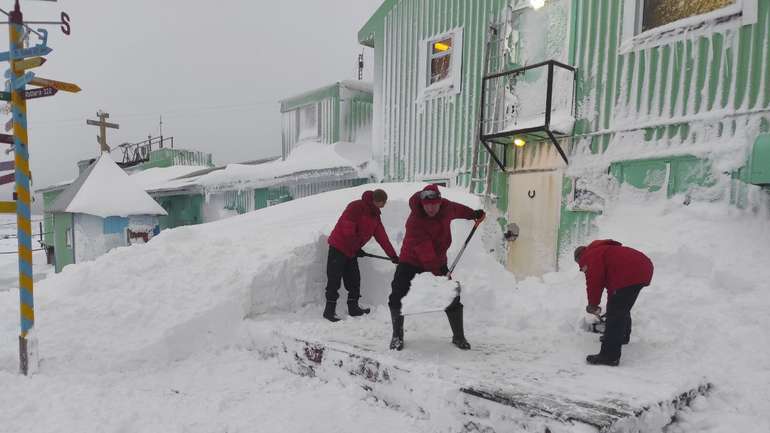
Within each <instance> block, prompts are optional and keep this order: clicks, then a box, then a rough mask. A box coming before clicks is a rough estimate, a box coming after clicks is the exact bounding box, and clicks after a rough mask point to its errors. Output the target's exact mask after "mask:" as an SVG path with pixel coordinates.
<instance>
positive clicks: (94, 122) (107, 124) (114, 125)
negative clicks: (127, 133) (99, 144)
mask: <svg viewBox="0 0 770 433" xmlns="http://www.w3.org/2000/svg"><path fill="white" fill-rule="evenodd" d="M86 125H91V126H104V127H107V128H112V129H120V125H118V124H117V123H110V122H104V123H102V122H100V121H98V120H89V119H86Z"/></svg>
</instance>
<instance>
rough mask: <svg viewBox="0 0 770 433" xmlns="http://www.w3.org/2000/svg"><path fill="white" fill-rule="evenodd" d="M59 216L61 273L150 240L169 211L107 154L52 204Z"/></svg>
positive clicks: (56, 234)
mask: <svg viewBox="0 0 770 433" xmlns="http://www.w3.org/2000/svg"><path fill="white" fill-rule="evenodd" d="M46 210H47V212H49V213H50V214H51V216H52V219H53V227H52V238H53V247H54V254H55V260H54V262H55V263H54V264H55V269H56V272H61V270H62V269H63V268H64V267H65V266H67V265H69V264H73V263H80V262H83V261H88V260H93V259H95V258H97V257H99V256H100V255H102V254H104V253H106V252H108V251H110V250H112V249H113V248H117V247H122V246H129V245H132V244H135V243H144V242H147V241H149V240H150V239H151V238H152V237H153V236H154V235H156V234H157V233H159V231H160V225H159V220H158V217H159V216H162V215H166V214H167V213H166V211H165V210H164V209H163V208H162V207H161V206H160V205H159V204H158V203H157V202H156V201H155V200H153V199H152V197H150V195H149V194H147V193H146V192H145V191H144V190H143V189H142V188H141V187H140V186H139V185H138V184H137V183H136V182H135V181H133V180H132V179H131V177H130V176H129V175H128V174H126V172H125V171H123V169H121V168H120V167H118V165H117V164H116V163H115V161H113V160H112V158H111V157H110V155H109V154H108V153H103V154H102V155H101V156H100V157H99V158H98V159H97V160H96V161H95V162H94V163H93V164H91V166H89V167H88V168H87V169H85V171H83V172H82V173H81V174H80V176H78V178H77V179H75V181H74V182H72V183H71V184H70V185H68V186H67V187H66V188H64V189H63V190H62V191H60V193H59V194H58V196H57V197H56V199H55V200H53V202H52V203H51V204H50V206H47V208H46Z"/></svg>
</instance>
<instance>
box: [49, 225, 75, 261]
mask: <svg viewBox="0 0 770 433" xmlns="http://www.w3.org/2000/svg"><path fill="white" fill-rule="evenodd" d="M74 216H75V215H74V214H71V213H61V212H57V213H54V214H53V224H54V226H55V228H56V229H55V231H54V239H53V242H54V243H53V245H54V265H55V266H54V270H55V271H56V272H61V270H62V269H63V268H64V267H65V266H67V265H71V264H73V263H75V249H74V245H75V234H74V233H72V238H71V241H72V244H71V246H70V247H67V238H66V234H67V230H73V218H74Z"/></svg>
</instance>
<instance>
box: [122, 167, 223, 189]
mask: <svg viewBox="0 0 770 433" xmlns="http://www.w3.org/2000/svg"><path fill="white" fill-rule="evenodd" d="M207 168H210V167H205V166H200V165H173V166H171V167H153V168H148V169H147V170H142V171H138V172H136V173H132V174H131V179H132V180H133V181H134V182H136V183H137V184H138V185H139V186H141V187H142V188H143V189H144V190H145V191H151V190H153V189H159V188H163V187H164V186H165V185H166V183H167V182H168V181H170V180H172V179H176V178H178V177H181V176H186V175H188V174H191V173H195V172H196V171H200V170H205V169H207Z"/></svg>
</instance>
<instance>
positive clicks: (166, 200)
mask: <svg viewBox="0 0 770 433" xmlns="http://www.w3.org/2000/svg"><path fill="white" fill-rule="evenodd" d="M154 198H155V201H157V202H158V204H160V205H161V206H162V207H163V209H165V210H166V212H167V213H168V215H161V216H160V217H159V220H160V228H161V230H165V229H170V228H174V227H179V226H186V225H195V224H200V223H202V222H203V200H204V197H203V194H193V195H172V196H166V197H154Z"/></svg>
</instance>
